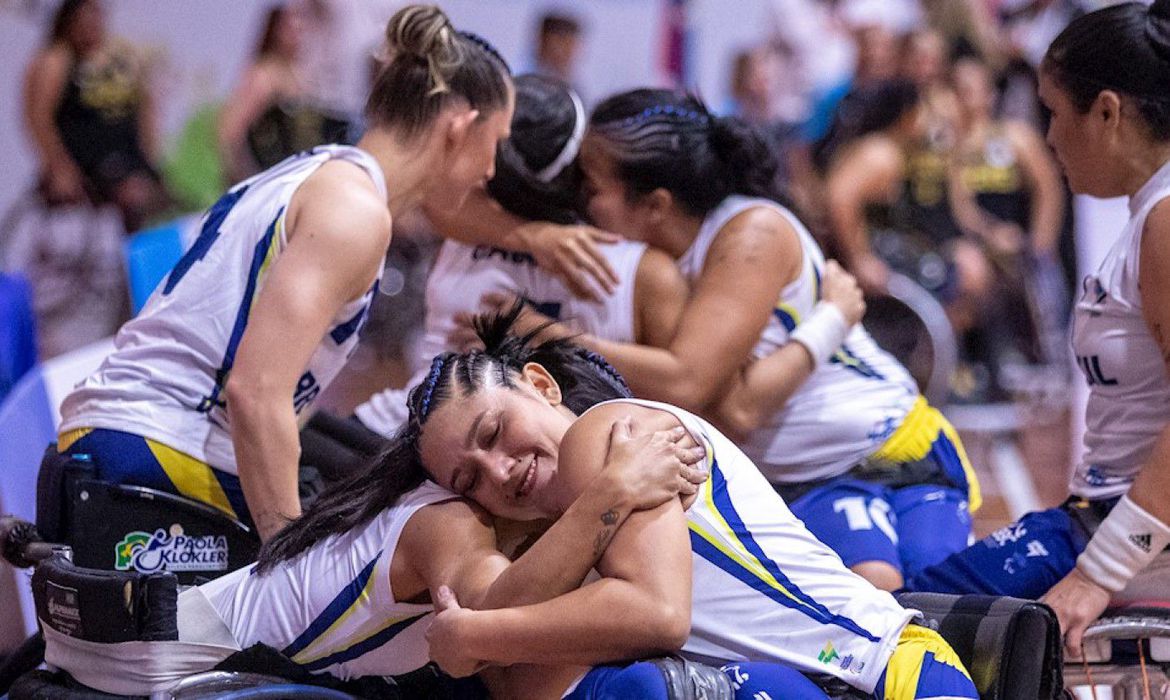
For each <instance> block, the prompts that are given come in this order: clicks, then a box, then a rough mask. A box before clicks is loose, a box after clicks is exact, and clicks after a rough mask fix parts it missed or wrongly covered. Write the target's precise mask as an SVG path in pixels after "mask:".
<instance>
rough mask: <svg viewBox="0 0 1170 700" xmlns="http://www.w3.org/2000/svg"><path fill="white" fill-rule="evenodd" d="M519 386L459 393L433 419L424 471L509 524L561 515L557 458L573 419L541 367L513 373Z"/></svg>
mask: <svg viewBox="0 0 1170 700" xmlns="http://www.w3.org/2000/svg"><path fill="white" fill-rule="evenodd" d="M512 379H513V382H514V384H515V386H514V387H512V388H508V387H505V386H503V385H499V384H497V385H495V386H487V387H482V388H480V389H478V390H477V391H475V392H474V393H471V394H464V393H462V392H461V391H460V390H458V389H455V390H454V391H455V394H454V395H453V396H451V397H450V398H448V399H447V400H446V401H444V402H443V403H442V405H440V406H439V407H438V408H436V409H434V411H433V412H432V413H431V414H430V415H429V416H428V417H427V421H426V424H425V425H424V426H423V430H422V435H421V437H420V439H419V453H420V455H421V457H422V462H423V466H424V467H425V468H426V470H427V472H428V473H429V474H430V476H431V478H432V479H433V480H434V481H435V482H436V483H438V484H439V485H441V486H444V487H446V488H448V489H450V490H451V491H453V492H455V493H458V494H459V495H461V496H464V497H466V498H469V499H471V500H473V501H475V502H476V503H478V504H479V505H481V506H483V507H484V508H485V509H486V510H487V511H488V512H490V513H491V514H492V515H495V516H498V517H501V518H507V519H509V520H536V519H540V518H548V517H556V516H557V515H559V514H560V512H561V510H562V508H561V507H560V506H559V505H558V491H557V487H558V484H557V480H556V475H557V454H558V452H559V450H560V445H561V439H562V438H563V437H564V435H565V432H566V431H567V430H568V429H569V426H570V425H571V424H572V423H573V420H574V419H575V416H574V415H573V414H572V412H571V411H569V410H568V409H566V408H565V407H564V406H563V405H561V404H560V389H559V387H557V385H556V382H555V381H553V380H552V378H551V377H549V375H548V373H547V372H545V371H544V368H543V367H540V366H539V365H534V364H529V365H527V366H526V367H525V370H524V372H523V373H521V374H520V375H516V374H513V375H512Z"/></svg>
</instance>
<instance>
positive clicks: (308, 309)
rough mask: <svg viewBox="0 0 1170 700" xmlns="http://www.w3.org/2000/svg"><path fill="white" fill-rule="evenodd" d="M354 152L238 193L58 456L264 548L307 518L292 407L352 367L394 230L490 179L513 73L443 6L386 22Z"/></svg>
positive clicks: (107, 370)
mask: <svg viewBox="0 0 1170 700" xmlns="http://www.w3.org/2000/svg"><path fill="white" fill-rule="evenodd" d="M386 39H387V46H388V54H387V62H386V63H385V65H384V66H383V67H382V69H381V71H380V72H379V74H378V76H377V78H376V79H375V81H374V86H373V89H372V92H371V94H370V97H369V100H368V102H367V103H366V117H367V120H368V122H369V125H370V127H369V130H368V131H367V132H366V134H365V135H364V136H363V137H362V139H361V140H360V141H359V142H358V143H357V145H356V146H354V147H349V146H336V145H327V146H320V147H317V148H314V149H312V150H311V151H308V152H305V153H301V154H299V155H296V156H293V157H291V158H289V159H287V160H285V161H283V162H282V163H280V164H278V165H276V166H274V167H272V168H270V169H269V170H266V171H264V172H262V173H260V174H258V175H256V176H254V177H252V178H250V179H248V180H245V181H244V182H242V183H240V184H238V185H236V186H235V187H233V188H232V189H231V190H229V191H228V192H227V193H226V194H224V195H223V197H222V198H221V199H220V200H219V201H218V202H217V203H216V204H215V205H214V206H212V207H211V209H210V210H209V211H208V212H207V213H206V214H205V215H204V217H203V220H202V222H201V226H202V230H201V231H200V233H199V236H198V238H197V240H196V242H195V244H194V245H193V246H192V247H191V249H190V250H189V251H188V252H187V253H186V255H184V257H183V258H182V259H181V260H180V261H179V263H178V264H177V265H176V266H175V268H174V269H173V270H172V272H171V273H170V275H169V276H168V277H167V278H166V279H165V280H164V281H163V282H162V283H161V284H160V286H159V287H158V289H156V290H155V293H154V295H153V296H152V297H151V299H150V300H149V302H148V303H147V305H146V306H145V308H144V309H143V310H142V312H141V313H140V314H139V315H138V317H137V318H135V319H133V320H131V321H130V322H128V323H127V324H126V325H125V326H123V327H122V329H121V330H120V332H119V333H118V335H117V337H116V339H115V345H116V349H115V351H114V352H113V353H112V354H111V355H110V356H109V357H108V358H107V359H106V361H105V362H104V363H103V364H102V366H101V367H100V368H99V369H98V370H97V371H96V372H95V373H94V374H92V375H91V376H90V377H88V378H87V379H86V380H85V381H83V382H81V384H79V385H78V387H77V388H76V389H75V390H74V391H73V393H71V394H70V395H69V396H68V397H67V398H66V399H65V401H64V403H63V405H62V407H61V412H62V417H63V420H62V424H61V433H60V435H59V440H58V450H59V451H60V452H61V453H62V454H87V455H89V456H90V458H91V459H92V461H93V463H94V464H95V465H96V467H97V470H98V476H99V477H100V478H102V479H105V480H108V481H112V482H117V483H128V484H137V485H141V486H148V487H152V488H157V489H161V490H164V491H168V492H171V493H179V494H182V495H185V496H187V497H190V498H194V499H197V500H200V501H203V502H205V503H208V504H209V505H212V506H214V507H216V508H218V509H220V510H221V511H223V512H225V513H227V514H229V515H231V516H233V517H236V518H239V519H240V520H242V521H244V522H247V523H253V524H254V525H255V527H256V529H257V530H258V532H259V534H260V536H261V538H262V539H267V538H268V537H269V536H270V535H272V534H273V533H274V532H276V531H277V530H279V529H280V528H281V527H282V526H283V525H284V524H285V523H286V522H288V521H289V520H290V519H293V518H296V517H297V516H299V515H300V512H301V509H300V503H299V501H298V498H297V478H296V474H297V458H298V452H299V444H298V439H297V415H298V414H300V413H302V412H303V411H304V410H305V409H306V408H307V407H308V406H310V405H311V404H312V402H313V400H314V399H315V398H316V397H317V395H318V394H319V393H320V392H321V390H322V389H324V387H325V386H326V385H328V384H329V382H330V380H332V379H333V377H334V376H335V375H336V374H337V372H338V371H339V370H340V369H341V367H342V365H344V364H345V361H346V359H347V358H348V356H349V355H350V353H351V352H352V350H353V349H354V346H355V344H356V343H357V336H358V329H359V328H360V327H361V325H362V322H363V320H364V319H365V316H366V312H367V310H368V307H369V304H370V301H371V300H372V298H373V295H374V293H375V290H376V288H377V285H378V281H379V277H380V275H381V272H382V267H383V262H384V258H385V254H386V249H387V246H388V245H389V243H390V230H391V223H392V220H393V219H394V218H395V217H398V216H399V215H401V214H402V213H404V212H405V211H407V210H409V209H411V208H413V207H415V206H417V205H419V204H420V203H421V202H422V201H423V200H424V199H426V200H427V201H428V203H429V204H430V205H432V206H437V207H449V208H457V207H458V206H459V205H460V203H461V202H462V201H463V199H464V198H465V197H466V195H467V193H468V192H469V191H470V190H472V189H473V188H475V187H477V186H479V185H482V184H483V183H484V182H485V181H486V180H487V179H488V178H490V177H491V175H492V170H493V167H494V163H495V154H496V146H497V144H498V143H499V142H500V140H502V139H503V138H505V137H506V136H507V135H508V129H509V125H510V123H511V119H512V109H513V103H514V96H513V88H512V81H511V77H510V73H509V70H508V66H507V64H506V63H505V62H504V60H503V59H502V58H501V57H500V55H499V54H498V53H497V52H496V51H495V49H494V48H492V47H491V46H490V45H489V44H488V43H487V42H485V41H484V40H482V39H480V38H478V37H476V36H474V35H471V34H466V33H461V32H457V31H456V30H455V28H454V27H453V26H451V23H450V21H449V20H448V18H447V17H446V15H444V14H443V12H442V11H440V10H439V9H438V8H436V7H433V6H419V5H413V6H408V7H406V8H404V9H402V10H400V11H399V12H398V13H397V14H395V16H394V17H393V18H392V19H391V20H390V22H389V24H388V26H387V28H386Z"/></svg>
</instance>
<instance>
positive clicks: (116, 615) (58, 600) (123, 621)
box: [32, 555, 179, 643]
mask: <svg viewBox="0 0 1170 700" xmlns="http://www.w3.org/2000/svg"><path fill="white" fill-rule="evenodd" d="M32 587H33V600H34V601H35V603H36V608H37V617H38V618H39V619H40V621H41V623H42V624H44V625H47V626H49V627H51V628H53V629H54V630H56V631H57V632H60V633H62V634H67V635H69V636H71V637H77V638H78V639H85V640H88V641H91V642H99V643H116V642H134V641H144V642H153V641H168V640H177V639H178V638H179V627H178V619H177V607H176V606H177V603H178V582H177V581H176V579H175V576H174V574H170V573H154V574H143V573H139V572H137V571H101V570H98V569H85V568H82V567H78V566H74V565H73V564H72V563H70V562H69V561H68V560H66V559H65V558H64V557H61V556H59V555H55V556H53V557H50V558H49V559H46V560H45V561H43V562H41V564H40V565H39V566H37V568H36V569H35V570H34V571H33V577H32Z"/></svg>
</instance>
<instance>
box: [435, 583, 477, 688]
mask: <svg viewBox="0 0 1170 700" xmlns="http://www.w3.org/2000/svg"><path fill="white" fill-rule="evenodd" d="M474 614H475V613H474V612H473V611H471V610H466V609H464V608H461V607H459V601H458V600H456V599H455V593H454V592H453V591H452V590H451V589H450V588H448V587H447V586H439V592H438V594H437V595H436V597H435V618H434V619H433V620H432V621H431V626H430V627H428V628H427V644H428V645H429V646H430V653H431V661H434V662H435V663H437V664H439V668H441V669H443V671H444V672H446V673H447V674H448V675H450V676H453V677H455V678H462V677H464V676H471V675H474V674H476V673H478V672H479V671H480V669H482V668H484V667H485V666H487V663H485V662H483V661H480V660H479V659H473V658H471V657H469V656H466V655H465V654H464V650H465V649H466V647H467V645H466V644H465V643H464V641H463V638H462V627H463V625H464V624H465V623H466V622H467V619H468V616H470V615H474Z"/></svg>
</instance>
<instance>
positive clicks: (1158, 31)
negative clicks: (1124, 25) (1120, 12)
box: [1146, 0, 1170, 63]
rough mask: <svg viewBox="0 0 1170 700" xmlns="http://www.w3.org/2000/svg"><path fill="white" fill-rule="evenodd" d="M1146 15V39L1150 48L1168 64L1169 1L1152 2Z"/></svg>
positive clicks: (1169, 34)
mask: <svg viewBox="0 0 1170 700" xmlns="http://www.w3.org/2000/svg"><path fill="white" fill-rule="evenodd" d="M1147 12H1148V14H1147V15H1146V37H1147V38H1148V39H1149V40H1150V47H1151V48H1153V49H1154V51H1155V53H1157V54H1158V55H1159V56H1161V57H1162V60H1163V61H1166V62H1167V63H1170V0H1154V4H1152V5H1150V7H1149V9H1148V10H1147Z"/></svg>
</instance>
